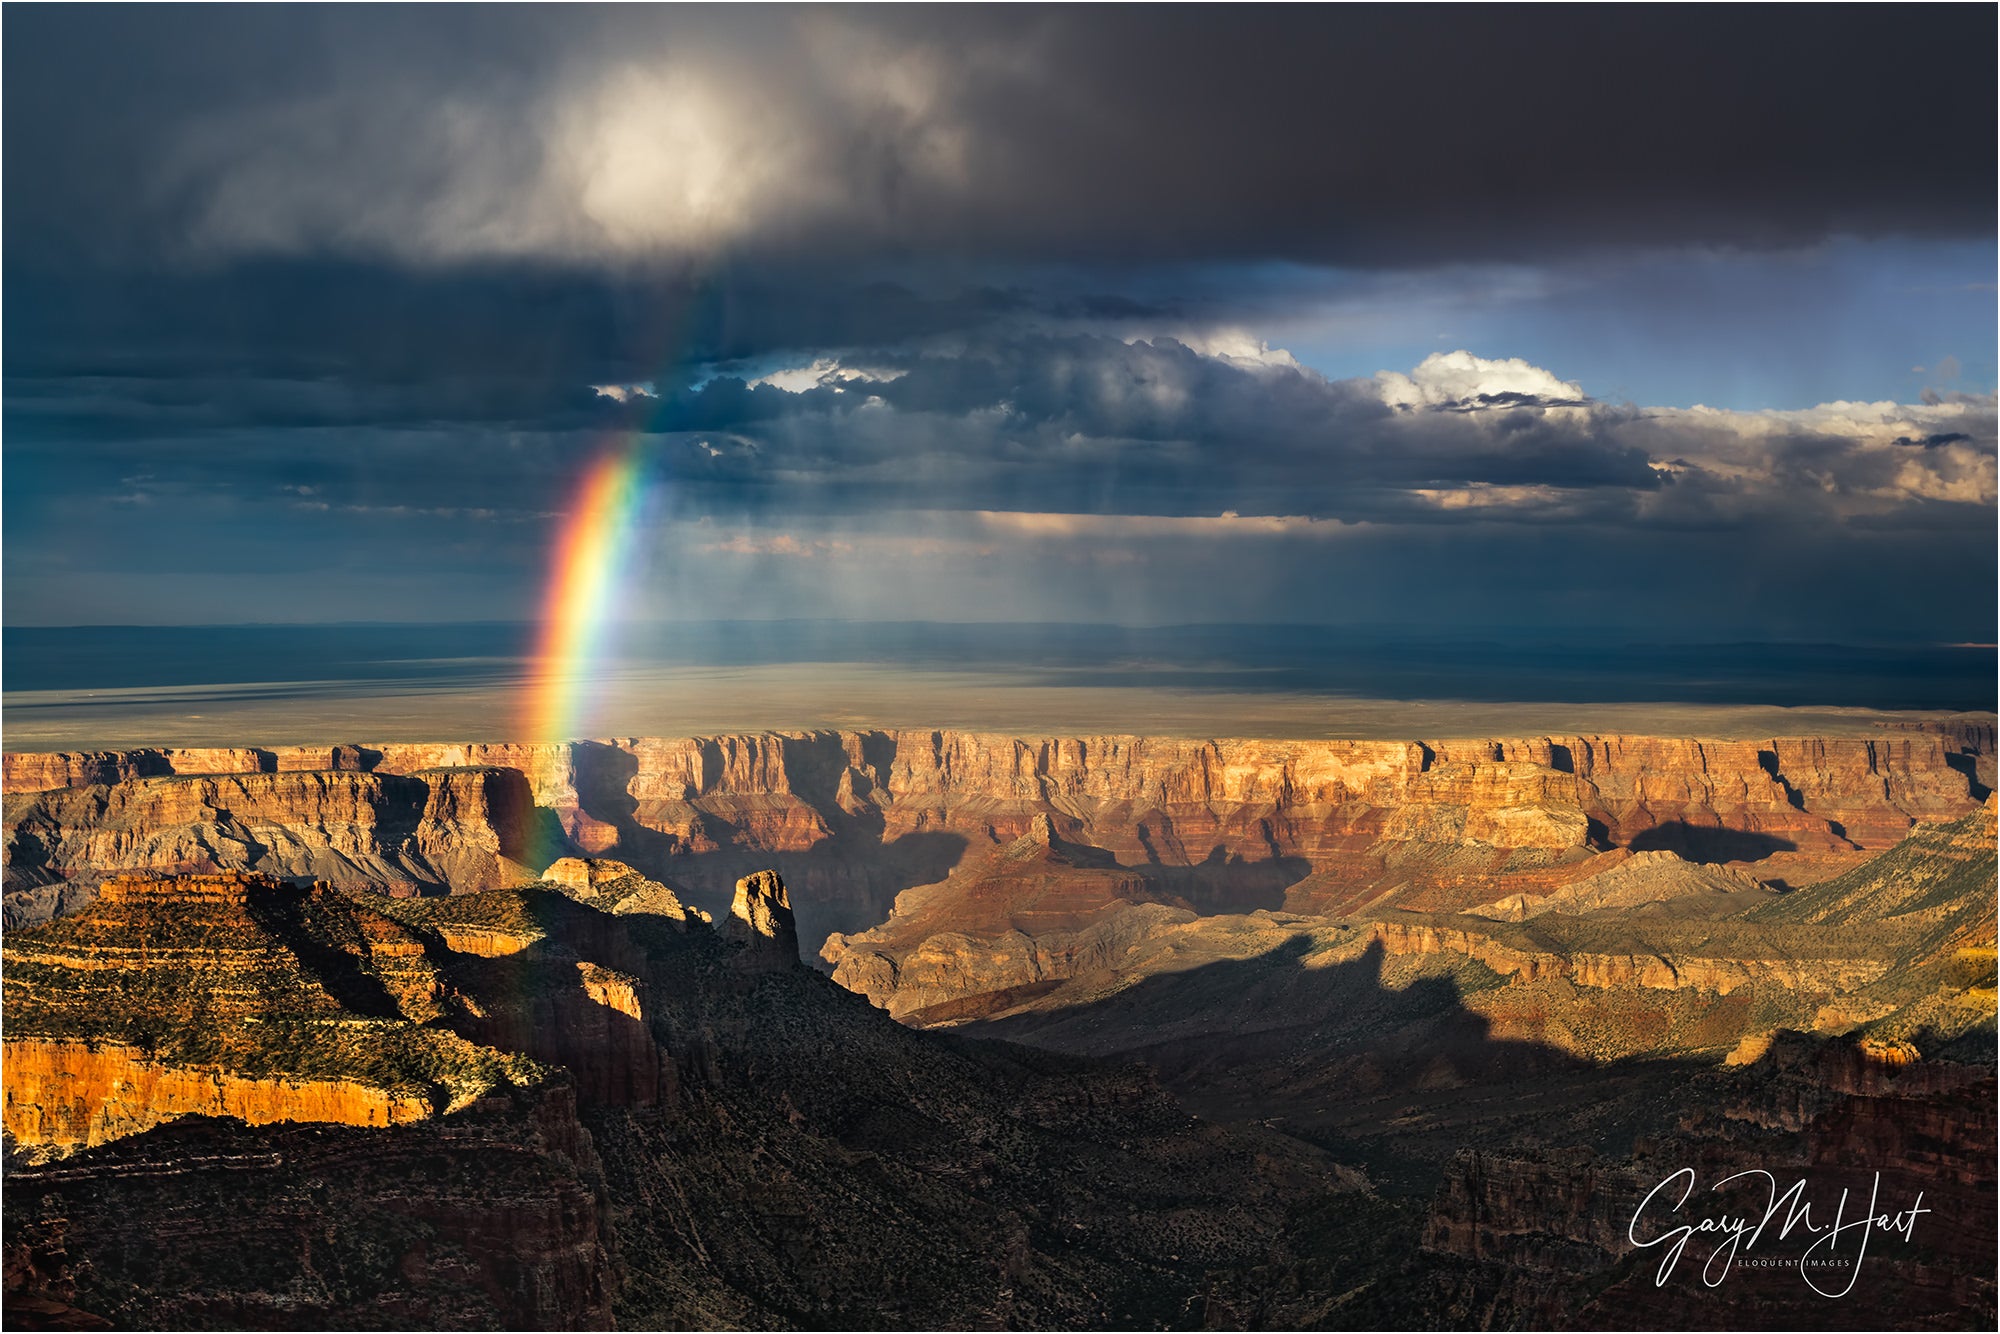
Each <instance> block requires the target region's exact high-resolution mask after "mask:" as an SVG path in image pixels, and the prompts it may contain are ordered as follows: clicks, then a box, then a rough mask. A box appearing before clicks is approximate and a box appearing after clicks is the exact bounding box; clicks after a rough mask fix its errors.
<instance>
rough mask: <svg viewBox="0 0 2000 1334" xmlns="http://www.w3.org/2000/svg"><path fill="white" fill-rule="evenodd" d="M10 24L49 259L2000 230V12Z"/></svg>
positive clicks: (21, 169) (1432, 253) (1126, 249)
mask: <svg viewBox="0 0 2000 1334" xmlns="http://www.w3.org/2000/svg"><path fill="white" fill-rule="evenodd" d="M6 25H7V35H8V37H9V39H10V40H8V42H7V43H6V53H7V56H6V76H7V78H6V85H7V91H6V100H7V109H8V111H9V112H10V113H11V114H9V115H8V117H7V131H6V134H7V142H6V148H7V153H6V158H7V162H6V173H7V183H8V185H9V186H10V187H12V188H10V189H9V190H8V196H9V208H8V212H7V220H6V228H7V245H8V249H9V251H10V256H11V257H12V258H13V259H14V260H16V261H19V260H20V259H22V258H24V257H28V256H31V255H32V256H40V255H44V254H46V255H49V256H55V255H57V254H61V253H68V254H71V255H75V254H78V253H84V252H93V251H94V252H99V253H123V254H156V253H158V252H159V251H160V250H161V249H162V248H163V247H164V248H166V249H168V250H174V249H177V248H180V247H183V246H187V245H192V246H194V247H195V249H196V251H197V252H200V253H209V254H216V253H221V254H228V253H241V252H246V251H248V252H275V253H307V252H327V251H333V252H346V253H350V254H393V255H401V256H403V257H405V258H412V259H418V260H437V259H452V258H463V257H467V256H480V255H484V256H488V257H492V256H507V257H543V258H558V259H563V260H566V261H579V262H614V261H620V260H630V259H634V258H639V259H644V258H648V257H653V256H658V255H663V254H664V255H673V254H687V253H696V254H716V253H731V252H740V253H756V254H760V255H765V256H769V255H774V254H790V255H793V256H798V255H801V254H804V255H811V256H815V257H821V258H828V259H834V258H839V257H844V258H846V259H848V260H852V259H853V258H854V257H856V256H859V255H862V254H868V253H882V252H883V251H884V248H885V247H886V248H887V249H888V250H889V251H892V252H894V253H897V254H905V255H907V254H911V253H931V254H936V255H941V256H960V257H963V256H981V257H986V258H989V259H990V258H993V257H996V256H1005V257H1010V258H1013V259H1017V260H1019V259H1036V258H1058V259H1100V260H1101V259H1107V258H1119V259H1130V258H1133V257H1145V258H1151V259H1165V260H1176V261H1186V260H1193V259H1218V258H1227V259H1244V258H1263V257H1286V258H1292V259H1303V260H1313V261H1326V262H1337V263H1344V264H1367V263H1416V262H1434V261H1439V260H1472V259H1491V258H1495V257H1519V256H1536V255H1546V254H1549V253H1550V252H1551V251H1553V250H1559V249H1563V248H1568V247H1573V246H1577V245H1605V244H1625V243H1647V244H1653V243H1664V244H1676V243H1688V242H1724V243H1741V244H1749V245H1764V244H1784V243H1794V242H1798V241H1802V240H1810V239H1813V238H1816V237H1820V236H1824V235H1827V234H1829V233H1832V232H1856V233H1864V234H1867V233H1899V234H1902V233H1915V234H1926V235H1940V234H1945V235H1984V234H1985V233H1986V232H1987V231H1988V230H1990V226H1991V220H1992V218H1991V214H1992V208H1991V203H1992V201H1991V190H1990V189H1989V188H1988V187H1989V182H1988V180H1987V179H1986V178H1985V174H1984V172H1983V171H1982V170H1981V169H1980V164H1986V163H1990V162H1991V161H1992V159H1993V155H1994V145H1995V139H1994V121H1993V116H1992V93H1993V87H1994V72H1993V65H1992V61H1991V58H1990V57H1991V52H1992V48H1993V40H1994V35H1995V16H1994V12H1993V11H1992V9H1991V8H1990V7H1986V6H1971V5H1956V6H1937V7H1928V8H1912V7H1907V6H1899V7H1896V8H1893V9H1891V8H1887V7H1874V6H1837V7H1820V8H1815V9H1813V10H1811V11H1810V12H1802V11H1799V10H1797V9H1794V8H1791V7H1779V6H1774V7H1758V8H1731V9H1723V8H1718V7H1671V8H1669V7H1644V6H1606V7H1589V8H1585V7H1571V6H1565V7H1550V8H1521V7H1501V6H1478V7H1467V8H1459V7H1439V6H1423V7H1409V8H1396V9H1389V8H1375V7H1359V6H1343V7H1330V8H1314V9H1299V8H1284V9H1250V8H1244V7H1231V8H1230V9H1228V10H1212V9H1202V8H1192V7H1174V8H1147V9H1143V10H1138V9H1115V8H1112V9H1082V8H1079V9H1059V10H1044V9H1026V8H1017V7H1007V8H1005V9H1000V10H988V9H977V8H967V7H951V8H947V9H899V8H889V9H879V10H843V9H808V10H766V9H755V8H743V7H733V6H732V7H726V8H722V9H688V8H680V7H675V8H665V9H655V8H650V7H637V6H613V7H604V8H595V7H593V8H583V7H577V6H559V7H528V6H507V7H480V8H473V9H468V8H459V7H441V8H416V7H411V8H407V9H392V10H387V11H385V10H383V9H380V8H376V7H364V8H346V7H283V8H278V7H272V8H269V9H263V8H256V7H238V6H231V7H220V8H215V9H199V10H188V9H180V8H171V7H158V8H154V7H140V8H122V9H118V10H103V9H92V8H89V7H82V6H49V7H39V6H15V7H12V8H10V9H9V11H8V14H7V17H6ZM1911 71H1922V72H1923V81H1924V87H1925V90H1926V93H1925V96H1924V97H1923V98H1912V97H1910V96H1908V91H1907V90H1908V82H1907V78H1908V75H1909V73H1910V72H1911Z"/></svg>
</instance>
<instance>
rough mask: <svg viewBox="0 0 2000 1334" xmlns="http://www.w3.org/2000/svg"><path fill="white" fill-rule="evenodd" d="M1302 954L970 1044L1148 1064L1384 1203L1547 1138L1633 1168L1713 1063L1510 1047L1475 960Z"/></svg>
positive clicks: (1270, 957)
mask: <svg viewBox="0 0 2000 1334" xmlns="http://www.w3.org/2000/svg"><path fill="white" fill-rule="evenodd" d="M1313 948H1314V942H1313V941H1312V939H1311V938H1310V937H1308V936H1305V935H1299V936H1295V937H1293V938H1291V939H1289V940H1287V941H1285V942H1284V943H1283V944H1281V945H1279V946H1278V947H1277V948H1275V949H1272V950H1269V951H1267V952H1265V953H1263V954H1260V955H1257V956H1255V957H1252V958H1248V959H1232V960H1222V961H1219V962H1215V963H1210V964H1204V965H1202V966H1200V967H1196V968H1192V969H1188V970H1187V971H1184V972H1178V973H1169V974H1161V975H1156V976H1153V977H1149V978H1146V979H1145V980H1143V981H1140V982H1138V983H1135V984H1134V985H1132V986H1130V987H1128V988H1126V989H1124V990H1123V991H1119V992H1117V993H1115V994H1113V995H1111V996H1108V997H1105V998H1103V999H1101V1000H1097V1001H1093V1002H1088V1003H1085V1004H1081V1005H1075V1006H1070V1007H1065V1008H1062V1009H1057V1010H1050V1011H1044V1012H1040V1013H1030V1014H1023V1015H1015V1016H1010V1017H1006V1018H1001V1019H995V1020H986V1021H983V1022H978V1023H973V1024H968V1025H966V1026H964V1027H962V1028H960V1029H959V1030H957V1031H959V1032H962V1033H967V1034H976V1035H979V1036H985V1037H995V1038H1002V1039H1005V1040H1008V1041H1013V1042H1022V1043H1026V1044H1029V1045H1032V1046H1040V1047H1050V1048H1054V1049H1057V1050H1061V1051H1068V1052H1075V1053H1079V1054H1087V1055H1093V1056H1099V1057H1122V1058H1127V1059H1134V1060H1138V1061H1142V1062H1144V1063H1145V1064H1146V1065H1148V1066H1150V1067H1151V1068H1152V1069H1153V1070H1154V1071H1155V1072H1156V1073H1157V1074H1158V1075H1159V1077H1160V1079H1161V1081H1162V1082H1163V1083H1164V1084H1166V1085H1167V1086H1168V1087H1169V1088H1171V1089H1172V1090H1173V1091H1174V1092H1175V1094H1176V1095H1177V1096H1179V1097H1180V1098H1181V1099H1182V1101H1183V1102H1184V1103H1186V1104H1187V1105H1188V1107H1189V1108H1190V1109H1191V1110H1194V1111H1195V1112H1197V1113H1198V1114H1200V1115H1202V1116H1204V1117H1207V1118H1209V1119H1213V1120H1219V1121H1238V1122H1241V1121H1260V1122H1263V1123H1266V1124H1269V1125H1272V1126H1274V1127H1278V1128H1282V1129H1284V1130H1286V1131H1287V1132H1289V1133H1292V1134H1295V1135H1298V1136H1300V1137H1301V1138H1304V1139H1307V1140H1309V1141H1311V1142H1313V1143H1316V1144H1318V1145H1319V1146H1320V1147H1322V1148H1324V1149H1326V1150H1327V1151H1328V1152H1330V1153H1332V1154H1333V1155H1334V1156H1335V1157H1336V1158H1338V1159H1341V1160H1344V1161H1348V1162H1350V1163H1351V1164H1352V1165H1355V1166H1362V1167H1365V1168H1367V1170H1368V1171H1369V1173H1370V1175H1371V1177H1373V1178H1374V1179H1375V1180H1376V1181H1377V1182H1378V1184H1380V1185H1381V1186H1382V1187H1383V1188H1384V1189H1387V1190H1389V1191H1391V1192H1392V1193H1397V1194H1405V1193H1407V1194H1417V1195H1421V1194H1425V1193H1428V1192H1429V1191H1431V1190H1433V1189H1435V1188H1436V1185H1437V1183H1438V1181H1439V1180H1440V1179H1441V1175H1442V1172H1443V1170H1444V1166H1445V1164H1447V1163H1448V1162H1449V1161H1450V1160H1451V1158H1452V1156H1453V1155H1455V1154H1456V1153H1457V1152H1458V1151H1459V1150H1461V1149H1464V1148H1468V1147H1485V1148H1495V1147H1502V1146H1515V1147H1519V1146H1524V1145H1530V1144H1535V1143H1538V1142H1540V1141H1541V1140H1542V1139H1543V1138H1545V1137H1552V1138H1555V1139H1559V1140H1560V1142H1563V1143H1569V1144H1579V1145H1588V1146H1590V1147H1592V1148H1593V1149H1595V1150H1596V1151H1598V1152H1601V1153H1610V1154H1617V1155H1622V1154H1626V1153H1629V1152H1630V1151H1631V1147H1632V1144H1633V1142H1634V1140H1635V1139H1636V1138H1638V1137H1639V1136H1642V1135H1645V1134H1648V1133H1657V1132H1659V1131H1661V1130H1664V1129H1665V1128H1666V1125H1667V1122H1668V1120H1669V1119H1670V1116H1671V1110H1672V1108H1673V1106H1674V1102H1675V1100H1674V1098H1673V1096H1672V1095H1673V1092H1674V1090H1676V1089H1678V1088H1680V1087H1682V1086H1683V1085H1684V1084H1685V1083H1686V1081H1687V1079H1688V1077H1689V1076H1690V1074H1692V1073H1693V1072H1694V1071H1695V1070H1697V1069H1702V1068H1709V1067H1708V1065H1707V1063H1702V1062H1693V1061H1688V1060H1681V1059H1675V1058H1652V1059H1644V1058H1641V1059H1626V1060H1618V1061H1609V1062H1600V1061H1594V1060H1591V1059H1589V1058H1587V1057H1584V1056H1579V1055H1577V1054H1575V1053H1573V1052H1570V1051H1566V1050H1564V1049H1563V1048H1561V1047H1558V1046H1555V1045H1553V1044H1550V1043H1545V1042H1538V1041H1532V1040H1525V1039H1519V1038H1506V1037H1497V1036H1495V1035H1494V1033H1493V1031H1492V1023H1491V1021H1490V1020H1489V1019H1488V1018H1487V1017H1486V1016H1485V1015H1482V1014H1479V1013H1477V1012H1475V1011H1473V1010H1471V1009H1469V1008H1468V1007H1467V1006H1466V1004H1465V998H1466V996H1467V995H1469V994H1472V993H1474V992H1477V991H1483V990H1487V989H1489V988H1492V987H1497V986H1499V985H1501V979H1500V977H1499V976H1498V975H1497V974H1495V973H1493V972H1491V970H1489V969H1487V968H1486V967H1485V965H1483V964H1479V963H1476V962H1473V961H1470V960H1467V961H1465V962H1463V963H1461V964H1459V965H1457V966H1456V967H1454V968H1453V970H1452V971H1451V972H1450V973H1449V974H1447V975H1443V976H1435V975H1434V976H1427V977H1420V978H1417V979H1415V980H1413V981H1411V982H1410V983H1408V984H1407V985H1405V986H1395V985H1391V984H1390V983H1388V982H1387V981H1386V980H1385V979H1384V977H1383V966H1384V962H1385V955H1384V952H1383V950H1382V947H1381V946H1380V945H1379V944H1371V945H1370V946H1369V947H1368V948H1367V949H1366V950H1364V951H1363V952H1362V954H1361V955H1360V956H1359V957H1357V958H1354V959H1351V960H1348V961H1346V962H1343V963H1337V964H1332V965H1327V966H1320V967H1312V966H1307V964H1306V962H1305V959H1306V956H1307V955H1308V953H1309V952H1310V951H1311V950H1312V949H1313Z"/></svg>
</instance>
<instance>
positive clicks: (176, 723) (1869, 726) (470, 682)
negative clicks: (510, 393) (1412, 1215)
mask: <svg viewBox="0 0 2000 1334" xmlns="http://www.w3.org/2000/svg"><path fill="white" fill-rule="evenodd" d="M529 638H531V635H530V634H529V632H528V630H527V629H526V628H524V627H518V626H516V627H493V626H489V627H436V628H416V627H375V628H366V627H249V628H245V627H237V628H233V629H224V630H208V631H197V630H165V629H158V628H154V629H123V630H118V629H102V628H100V629H95V630H35V631H21V630H9V631H8V632H7V645H6V647H7V658H6V664H5V685H6V686H7V687H8V688H7V689H6V690H5V692H4V701H0V740H4V744H5V747H6V749H8V750H10V751H32V750H98V749H121V748H131V747H137V746H223V745H310V744H324V743H337V742H354V741H370V742H374V741H457V740H466V741H519V740H531V739H543V738H535V737H532V736H530V735H529V732H528V728H527V724H526V722H525V719H526V718H527V716H528V714H529V709H528V705H529V699H530V694H531V692H532V691H533V690H534V689H535V683H534V681H533V677H532V673H531V667H530V663H529V660H528V658H527V656H526V655H525V654H524V653H523V652H521V651H520V648H521V645H522V643H523V642H524V640H526V639H529ZM628 650H630V651H628V653H627V654H626V656H625V657H624V658H623V659H622V660H621V661H620V662H619V663H618V664H617V665H613V666H609V667H606V668H605V669H603V670H602V671H600V672H598V673H595V674H594V675H593V676H592V678H591V679H590V680H589V681H588V682H586V683H585V685H584V689H583V691H582V696H583V699H582V703H581V705H580V707H579V708H578V710H577V711H576V714H575V722H574V732H573V735H574V736H576V737H612V736H688V735H708V734H715V733H723V732H749V731H798V730H807V729H817V728H847V729H868V728H960V729H966V730H977V731H990V732H1002V733H1012V734H1018V735H1050V734H1058V735H1090V734H1148V735H1161V736H1180V737H1211V736H1212V737H1224V736H1238V737H1243V736H1257V737H1288V738H1314V737H1319V738H1326V737H1351V738H1357V739H1394V738H1442V737H1464V736H1487V735H1493V736H1511V735H1537V734H1545V733H1592V732H1626V733H1653V734H1677V735H1696V736H1705V737H1716V738H1756V737H1768V736H1774V735H1799V734H1814V735H1858V734H1865V733H1868V732H1873V731H1876V730H1878V729H1880V728H1882V727H1884V726H1893V725H1895V724H1897V723H1899V722H1904V723H1906V722H1910V721H1914V720H1917V719H1919V718H1924V717H1940V716H1948V715H1949V713H1951V712H1954V711H1961V710H1967V709H1970V710H1974V711H1977V712H1979V713H1981V714H1982V715H1983V716H1990V713H1991V708H1992V700H1991V691H1992V682H1993V676H1992V661H1993V654H1992V651H1991V650H1990V649H1964V648H1957V649H1952V648H1942V649H1937V650H1935V651H1917V650H1883V649H1838V648H1825V647H1814V646H1799V645H1780V646H1715V647H1693V648H1688V647H1682V648H1661V649H1648V648H1646V647H1644V646H1628V647H1624V648H1613V649H1604V648H1602V647H1601V646H1598V647H1591V648H1588V649H1585V648H1580V647H1578V646H1574V645H1571V646H1563V645H1549V646H1544V647H1540V648H1537V649H1535V650H1530V651H1524V650H1521V649H1518V648H1515V649H1500V648H1494V647H1492V646H1489V645H1481V644H1478V643H1475V642H1464V643H1457V644H1445V643H1428V644H1410V643H1406V642H1390V641H1383V640H1379V639H1368V638H1366V637H1361V636H1354V635H1351V634H1349V635H1346V636H1344V637H1343V636H1342V635H1340V634H1338V633H1336V632H1330V631H1310V630H1296V629H1294V630H1286V629H1284V628H1282V627H1278V628H1272V627H1264V628H1250V629H1244V628H1217V627H1200V628H1182V629H1178V630H1167V631H1130V630H1117V629H1115V628H1092V627H1013V628H994V627H919V626H909V625H902V626H894V627H881V626H878V627H866V626H837V627H836V626H828V625H811V624H807V625H799V624H793V625H777V626H772V625H766V626H759V627H752V628H744V627H724V628H717V627H708V628H706V629H704V630H701V631H684V632H682V633H680V634H678V635H676V636H674V637H673V638H672V640H671V641H670V642H668V641H662V642H656V643H653V644H650V645H648V644H639V645H628ZM793 659H797V660H793ZM17 686H20V687H23V688H15V687H17ZM1399 696H1401V697H1399ZM1883 704H1891V705H1893V704H1908V705H1911V706H1913V707H1906V708H1888V709H1884V708H1880V707H1875V708H1871V707H1868V706H1870V705H1877V706H1879V705H1883ZM1936 705H1944V706H1946V707H1945V708H1936V707H1920V706H1936Z"/></svg>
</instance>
